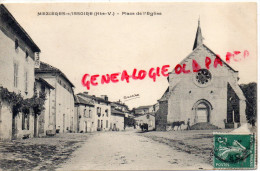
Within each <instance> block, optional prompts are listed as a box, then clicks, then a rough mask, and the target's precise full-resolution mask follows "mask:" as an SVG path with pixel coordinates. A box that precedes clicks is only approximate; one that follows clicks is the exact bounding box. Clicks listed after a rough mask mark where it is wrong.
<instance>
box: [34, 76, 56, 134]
mask: <svg viewBox="0 0 260 171" xmlns="http://www.w3.org/2000/svg"><path fill="white" fill-rule="evenodd" d="M35 83H36V84H35V85H36V91H37V94H40V93H45V95H46V100H45V104H44V108H45V109H44V110H43V111H42V112H41V114H40V115H39V116H38V123H37V133H36V134H37V135H38V136H39V137H43V136H46V135H51V134H53V132H55V129H54V128H55V127H54V125H55V123H54V118H53V117H51V108H53V107H55V106H51V105H53V103H51V101H52V100H53V99H51V91H54V87H53V86H52V85H50V84H49V83H48V82H47V81H45V80H44V79H42V78H36V79H35Z"/></svg>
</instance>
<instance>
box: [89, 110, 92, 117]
mask: <svg viewBox="0 0 260 171" xmlns="http://www.w3.org/2000/svg"><path fill="white" fill-rule="evenodd" d="M91 117H92V113H91V109H89V118H91Z"/></svg>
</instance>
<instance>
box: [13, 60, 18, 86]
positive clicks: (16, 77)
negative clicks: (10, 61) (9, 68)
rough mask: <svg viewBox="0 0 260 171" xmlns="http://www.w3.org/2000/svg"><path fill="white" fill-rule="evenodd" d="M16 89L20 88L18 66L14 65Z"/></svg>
mask: <svg viewBox="0 0 260 171" xmlns="http://www.w3.org/2000/svg"><path fill="white" fill-rule="evenodd" d="M14 87H18V64H17V63H14Z"/></svg>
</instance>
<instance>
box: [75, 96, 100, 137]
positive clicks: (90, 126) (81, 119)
mask: <svg viewBox="0 0 260 171" xmlns="http://www.w3.org/2000/svg"><path fill="white" fill-rule="evenodd" d="M74 118H75V119H76V121H75V123H77V124H76V125H75V126H76V128H75V130H76V132H80V133H87V132H94V131H96V127H95V125H96V121H97V120H96V115H95V107H94V104H93V103H92V101H87V100H85V99H83V98H82V97H81V96H79V95H75V117H74Z"/></svg>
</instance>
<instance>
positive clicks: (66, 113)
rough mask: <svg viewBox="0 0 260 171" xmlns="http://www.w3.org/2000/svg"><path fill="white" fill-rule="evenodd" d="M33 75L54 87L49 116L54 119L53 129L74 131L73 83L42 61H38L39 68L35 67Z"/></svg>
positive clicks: (56, 69)
mask: <svg viewBox="0 0 260 171" xmlns="http://www.w3.org/2000/svg"><path fill="white" fill-rule="evenodd" d="M35 76H36V77H37V78H38V77H40V78H43V79H44V80H46V81H47V82H48V83H49V84H50V85H52V86H53V87H54V88H55V89H54V91H51V98H52V99H53V100H52V101H51V104H50V105H51V106H53V107H52V108H51V118H52V119H53V120H54V123H55V125H54V130H56V131H57V132H59V133H65V132H74V131H75V124H76V123H75V120H74V93H73V88H74V85H73V84H72V83H71V82H70V80H69V79H68V78H67V77H66V75H65V74H64V73H63V72H61V71H60V70H59V69H58V68H55V67H53V66H51V65H49V64H46V63H44V62H41V63H40V68H38V69H35Z"/></svg>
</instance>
